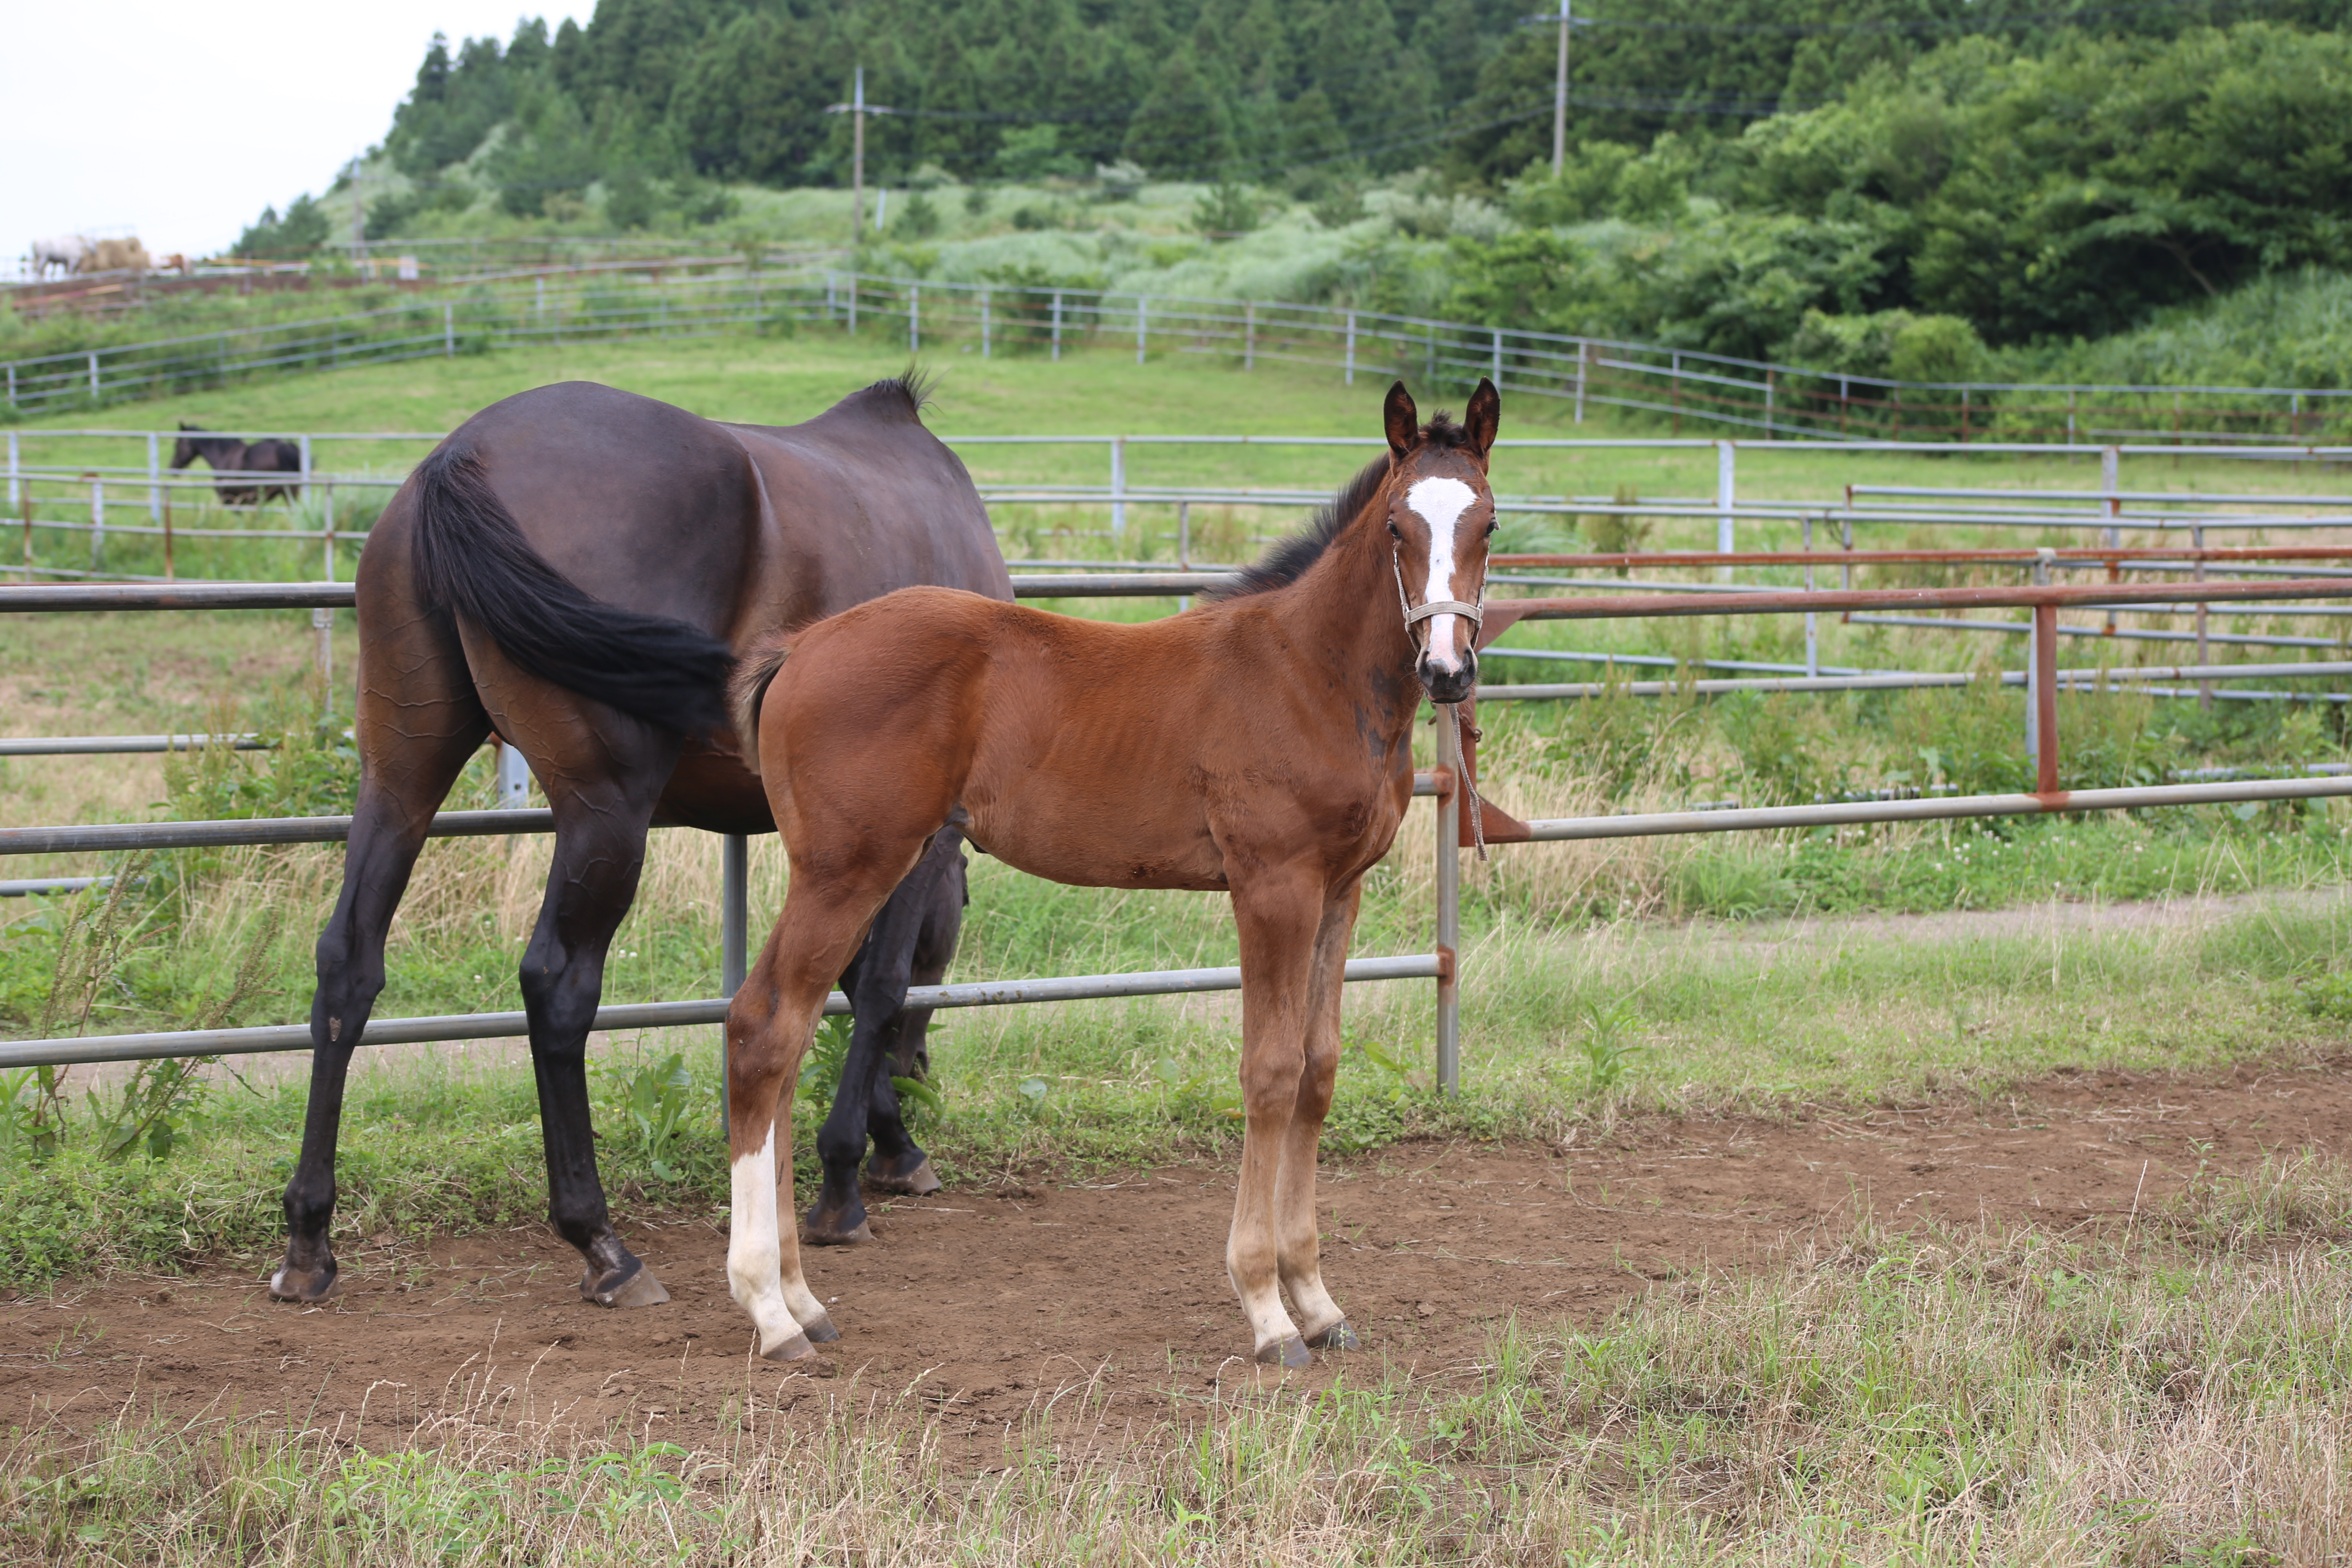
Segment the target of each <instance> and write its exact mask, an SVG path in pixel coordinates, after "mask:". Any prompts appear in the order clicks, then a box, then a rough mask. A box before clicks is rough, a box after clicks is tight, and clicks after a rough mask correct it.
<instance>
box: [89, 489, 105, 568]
mask: <svg viewBox="0 0 2352 1568" xmlns="http://www.w3.org/2000/svg"><path fill="white" fill-rule="evenodd" d="M105 552H106V481H105V480H104V479H100V478H99V477H98V476H97V475H96V474H92V475H90V477H89V569H90V570H91V571H93V572H95V571H97V570H98V563H99V558H100V556H101V555H103V554H104V553H105Z"/></svg>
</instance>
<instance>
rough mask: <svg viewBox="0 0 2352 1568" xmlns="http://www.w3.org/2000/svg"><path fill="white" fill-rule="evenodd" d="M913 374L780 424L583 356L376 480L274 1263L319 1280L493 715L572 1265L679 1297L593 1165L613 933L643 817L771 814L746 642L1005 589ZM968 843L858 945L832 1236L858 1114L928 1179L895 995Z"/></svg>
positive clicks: (948, 925) (585, 1282)
mask: <svg viewBox="0 0 2352 1568" xmlns="http://www.w3.org/2000/svg"><path fill="white" fill-rule="evenodd" d="M920 405H921V394H920V391H919V388H918V387H916V386H915V385H913V384H910V383H908V382H907V381H905V380H896V381H885V382H880V383H877V384H875V385H873V386H870V387H867V388H866V390H865V391H863V392H860V393H856V394H854V395H851V396H849V397H846V398H845V399H843V400H842V401H841V402H840V403H839V404H836V405H835V406H834V407H833V408H831V409H830V410H828V411H827V412H825V413H824V414H821V415H819V416H817V417H816V418H814V419H812V420H810V421H808V422H807V423H806V424H803V425H794V426H783V427H777V426H751V425H721V424H718V423H716V422H714V421H711V420H708V419H702V418H698V417H697V416H694V415H691V414H688V413H687V412H686V411H685V410H684V409H681V408H674V407H671V406H670V405H667V404H665V403H656V402H655V401H653V400H652V399H651V398H646V397H637V396H634V395H630V394H628V393H625V392H616V391H614V390H613V389H612V388H610V387H605V386H597V385H594V384H589V383H584V382H572V383H567V384H560V385H554V386H543V387H540V388H538V389H537V390H535V391H531V392H526V393H522V394H520V395H517V396H514V397H509V398H508V399H507V400H506V401H504V402H502V403H498V404H493V405H491V406H490V407H488V408H486V409H484V410H483V411H482V412H481V413H479V414H477V415H475V416H473V417H472V418H471V419H468V420H467V422H466V423H465V424H464V425H463V426H460V427H459V428H458V429H457V431H456V432H455V433H454V434H452V435H451V436H450V437H448V438H447V439H446V440H445V441H443V442H442V443H441V445H440V446H439V447H437V448H436V449H435V450H434V452H433V453H432V455H431V456H429V457H427V458H425V461H424V462H422V463H420V464H419V465H417V468H416V470H415V473H413V474H411V475H410V476H409V478H408V480H407V482H406V483H405V484H404V485H403V486H402V487H401V488H400V489H399V490H398V491H397V492H396V493H395V494H394V496H393V498H392V500H391V502H390V504H389V505H387V506H386V508H385V509H384V512H383V517H382V519H381V520H380V521H377V523H376V524H375V527H374V529H373V531H371V532H370V534H369V536H368V542H367V547H366V549H365V551H364V552H362V554H361V557H360V564H359V572H358V575H357V594H358V612H359V628H360V655H359V667H360V668H359V700H358V704H357V708H356V712H355V727H354V731H353V733H354V737H355V740H356V742H357V744H358V748H359V752H360V761H361V774H360V793H359V800H358V803H357V805H356V806H355V808H354V815H353V818H352V835H351V842H350V847H349V848H348V849H347V851H346V852H345V857H344V861H343V888H342V894H341V898H340V899H339V900H337V902H336V905H335V912H334V915H333V917H332V919H331V921H329V923H328V926H327V930H326V931H325V933H324V934H323V935H322V936H320V939H319V989H318V994H317V997H316V999H315V1000H314V1001H313V1003H312V1005H311V1010H310V1038H311V1044H312V1049H313V1055H312V1063H311V1069H310V1113H309V1116H308V1119H307V1120H306V1121H305V1123H304V1126H303V1133H302V1156H301V1160H300V1162H299V1163H298V1164H297V1166H296V1167H295V1171H294V1176H293V1180H292V1181H290V1182H289V1183H288V1184H287V1188H286V1222H287V1231H288V1237H287V1247H286V1262H285V1266H284V1267H283V1268H280V1269H279V1270H278V1273H277V1274H276V1276H275V1277H274V1278H273V1279H271V1281H270V1292H271V1294H273V1295H275V1296H278V1297H280V1298H283V1299H287V1300H299V1301H315V1300H320V1299H321V1298H323V1297H325V1296H327V1295H329V1294H330V1293H331V1292H332V1291H333V1289H335V1284H336V1265H335V1258H334V1252H333V1248H332V1247H331V1245H330V1242H329V1238H328V1228H329V1222H330V1221H331V1219H332V1217H333V1214H334V1205H335V1143H336V1139H337V1135H338V1132H339V1131H340V1128H341V1118H342V1101H343V1084H344V1077H345V1074H346V1072H347V1070H348V1069H349V1067H350V1064H351V1057H352V1047H355V1046H357V1045H358V1044H359V1043H360V1041H361V1038H362V1032H363V1031H364V1030H365V1029H366V1027H367V1021H368V1015H369V1012H370V1010H371V1008H372V1007H373V1005H374V1003H375V999H376V996H377V994H378V993H380V992H381V991H382V990H383V982H384V969H383V950H384V939H385V933H386V931H387V929H388V928H389V927H390V925H391V923H392V917H393V912H394V909H395V908H396V907H397V906H398V904H399V902H400V896H401V893H402V892H403V890H404V889H406V887H407V885H408V877H409V872H410V870H411V869H412V868H414V866H415V861H416V856H417V853H418V851H419V850H421V849H422V848H423V847H424V843H425V830H426V829H427V828H428V827H430V826H432V821H433V813H434V810H435V808H436V806H438V805H440V803H441V800H442V797H443V796H444V795H446V794H447V793H448V790H449V787H450V785H451V784H453V783H454V782H455V781H456V779H457V774H458V772H459V770H460V769H462V768H463V767H464V766H465V765H466V763H467V759H468V758H470V757H471V756H472V755H473V754H474V752H476V751H477V750H478V748H479V747H480V745H481V744H482V742H483V740H484V739H485V738H486V737H487V736H488V735H489V734H490V733H491V731H497V733H498V734H499V737H500V738H501V739H503V740H504V741H505V742H506V743H507V744H509V745H511V746H515V747H517V748H519V749H520V751H521V752H522V754H523V755H524V757H525V758H527V759H528V760H529V762H530V768H531V772H532V773H534V774H535V775H537V777H538V779H539V782H540V784H541V787H542V788H543V789H544V790H545V791H546V794H547V797H548V804H549V805H550V806H551V807H552V808H553V811H554V815H555V859H554V865H553V867H552V868H551V870H550V872H549V875H548V880H547V895H546V899H545V901H544V902H543V904H542V905H541V909H540V916H539V924H538V928H537V930H536V931H534V932H533V933H532V936H531V938H530V943H529V945H528V947H527V948H526V949H525V951H524V953H523V957H522V973H521V983H522V994H523V1005H524V1008H525V1010H526V1012H527V1013H528V1014H529V1016H530V1052H531V1067H532V1070H533V1073H534V1075H535V1076H536V1078H537V1079H538V1086H539V1108H540V1121H541V1132H542V1135H543V1138H544V1141H545V1144H546V1153H547V1177H548V1189H549V1217H550V1219H551V1221H552V1222H553V1224H554V1226H555V1228H556V1230H557V1231H558V1232H559V1233H560V1234H561V1235H562V1237H563V1238H564V1239H565V1240H567V1241H569V1242H571V1243H572V1246H574V1247H578V1248H579V1249H580V1252H581V1254H582V1256H583V1258H585V1259H586V1261H587V1268H586V1271H585V1273H584V1274H583V1276H582V1278H581V1281H580V1293H581V1294H582V1295H583V1296H584V1297H586V1298H587V1299H589V1300H593V1301H595V1302H597V1303H599V1304H601V1305H604V1306H616V1307H617V1306H631V1307H634V1306H651V1305H653V1304H655V1303H656V1302H659V1301H663V1300H667V1299H668V1292H667V1291H666V1290H665V1289H663V1288H662V1286H661V1284H660V1282H659V1281H658V1280H656V1279H655V1278H654V1276H653V1273H652V1271H651V1270H649V1269H647V1268H646V1267H645V1266H644V1264H642V1263H641V1262H640V1261H639V1260H638V1259H637V1258H636V1257H635V1255H633V1254H632V1253H631V1252H630V1251H629V1249H628V1248H627V1247H625V1246H623V1245H622V1242H621V1238H620V1237H619V1236H618V1234H616V1233H615V1232H614V1228H613V1224H612V1219H611V1216H610V1215H609V1213H608V1211H607V1209H606V1206H605V1202H604V1186H603V1184H602V1183H601V1182H600V1181H599V1180H598V1177H597V1173H596V1155H595V1145H594V1143H593V1136H594V1134H593V1131H591V1129H590V1125H589V1114H588V1083H587V1067H586V1047H587V1040H588V1033H589V1029H590V1027H591V1026H592V1024H593V1020H594V1017H595V1012H596V1005H597V1002H598V1000H599V999H600V996H601V994H602V992H603V987H604V954H605V951H606V948H607V947H608V946H609V944H610V943H611V942H612V939H613V934H614V931H615V930H616V929H617V928H618V927H619V925H620V923H621V920H622V918H623V917H624V916H625V915H626V914H627V912H628V909H629V905H630V903H631V901H632V900H634V899H635V895H636V887H637V876H638V872H639V870H640V868H642V866H643V865H644V860H645V843H646V828H647V827H648V826H651V825H653V824H655V823H667V824H677V825H682V826H690V827H699V828H704V829H707V830H709V831H711V832H718V833H770V832H773V831H774V829H775V819H774V817H773V816H772V814H771V812H770V809H769V805H768V799H767V795H766V794H765V793H764V791H763V790H762V789H761V784H760V781H759V780H758V779H757V778H755V777H754V776H753V775H752V774H751V772H750V771H749V770H748V769H747V768H746V767H745V766H744V764H743V760H742V756H741V752H740V749H739V747H738V745H737V742H736V740H735V737H734V735H733V733H732V731H731V730H730V728H729V724H728V720H727V716H726V712H725V709H724V695H723V690H722V689H723V687H724V684H725V681H726V679H727V677H728V674H729V672H730V669H731V668H732V667H733V664H734V659H735V654H736V652H737V650H739V649H742V648H746V647H750V646H751V645H752V644H753V643H754V642H757V641H759V640H760V639H761V638H763V637H773V636H775V635H777V634H778V633H780V632H784V631H789V630H792V629H794V628H797V627H800V626H807V625H809V624H811V623H813V622H814V621H816V620H819V619H821V618H823V617H824V616H830V615H833V614H835V613H836V612H838V611H840V610H843V609H846V608H848V607H849V606H850V605H856V604H858V603H860V602H862V601H864V600H866V599H871V598H875V597H877V596H879V595H883V594H887V593H889V592H891V591H892V590H894V589H898V588H901V587H906V586H909V585H912V584H938V585H940V586H945V587H955V588H964V589H968V590H971V591H972V592H975V593H979V594H982V595H988V596H990V597H992V598H996V599H1008V600H1009V599H1010V598H1012V596H1013V583H1012V579H1011V578H1010V577H1009V576H1008V575H1006V573H1005V569H1004V560H1003V556H1002V555H1001V554H1000V553H999V552H998V551H997V548H996V539H995V535H994V534H993V533H992V531H990V527H989V521H988V512H987V510H986V509H985V508H984V507H983V506H982V504H981V500H980V496H979V493H978V492H977V491H976V490H974V489H973V488H972V484H971V476H970V475H969V474H967V473H966V472H965V471H964V467H963V465H962V463H961V462H959V461H958V460H957V459H956V457H955V455H954V454H953V453H952V452H950V451H949V450H948V448H947V447H945V446H943V445H941V444H940V441H939V439H938V438H937V437H934V436H932V435H931V434H930V432H929V431H928V430H926V429H925V428H924V427H923V424H922V421H921V419H920V418H919V416H918V410H919V407H920ZM910 700H915V699H914V698H913V697H912V696H911V695H910ZM962 871H963V862H962V857H961V854H960V853H958V849H957V840H956V839H955V837H953V835H951V834H944V835H941V836H939V837H935V838H934V839H933V841H932V843H931V844H930V845H929V847H928V848H927V851H926V853H925V855H924V857H923V858H922V859H921V861H920V862H919V865H918V867H917V868H916V870H915V871H914V872H912V873H910V874H909V876H908V879H907V880H906V882H905V883H904V884H903V885H902V886H901V887H900V888H899V889H898V891H897V892H895V893H894V894H893V895H892V896H891V899H890V900H889V902H888V903H887V905H886V906H885V907H884V909H883V911H882V912H881V914H880V915H878V916H877V918H876V920H875V922H874V926H873V931H872V934H871V935H870V936H869V937H868V939H867V941H866V943H865V945H864V948H863V949H862V951H861V952H859V954H858V955H857V958H856V962H854V963H852V964H851V966H850V970H849V973H848V974H847V975H846V976H845V979H846V981H847V983H848V986H849V990H850V992H851V994H852V995H853V997H854V998H855V999H856V1031H855V1038H854V1040H853V1045H852V1049H851V1054H850V1055H851V1059H850V1061H849V1063H848V1065H847V1066H846V1068H845V1070H844V1073H843V1089H842V1091H841V1092H840V1094H839V1095H838V1096H837V1098H836V1100H835V1108H834V1115H835V1121H837V1122H838V1123H839V1124H840V1126H839V1132H840V1136H838V1137H834V1138H832V1141H831V1142H830V1143H829V1144H828V1145H827V1159H828V1162H829V1163H835V1162H839V1163H842V1164H843V1167H844V1168H843V1169H841V1170H839V1171H829V1172H828V1182H827V1191H828V1193H832V1194H835V1195H836V1196H837V1195H838V1193H837V1190H836V1189H837V1188H838V1187H842V1186H845V1188H846V1191H847V1194H848V1195H847V1201H846V1203H845V1204H841V1205H836V1208H837V1209H838V1210H839V1211H840V1212H839V1215H838V1218H839V1220H840V1222H841V1223H839V1225H838V1226H837V1228H838V1229H839V1230H840V1232H841V1235H840V1237H839V1238H840V1239H845V1240H854V1239H857V1238H858V1235H859V1234H860V1233H862V1231H863V1229H864V1218H865V1216H864V1213H863V1211H862V1209H858V1208H856V1163H857V1155H858V1153H859V1152H862V1150H863V1147H864V1143H865V1132H866V1125H865V1123H866V1121H868V1119H869V1117H870V1119H871V1121H872V1122H873V1123H874V1131H875V1132H876V1142H877V1159H876V1161H875V1163H874V1164H873V1165H872V1166H871V1167H869V1169H868V1175H869V1176H870V1177H872V1178H873V1179H874V1180H875V1181H876V1183H877V1184H878V1185H881V1186H884V1187H887V1188H895V1189H896V1190H899V1191H927V1190H929V1188H930V1187H934V1186H936V1185H937V1181H936V1178H934V1177H932V1175H931V1173H930V1170H929V1163H928V1162H927V1161H926V1160H925V1159H924V1158H923V1153H922V1151H921V1150H920V1149H918V1148H916V1147H915V1146H914V1144H913V1142H912V1141H911V1140H909V1139H908V1138H907V1137H906V1134H905V1130H904V1128H903V1127H900V1126H899V1125H898V1115H897V1105H896V1100H895V1099H894V1098H893V1097H892V1094H891V1086H890V1084H889V1082H888V1068H890V1067H892V1066H894V1065H896V1066H899V1067H901V1068H902V1076H903V1072H904V1070H905V1069H907V1068H911V1067H912V1065H913V1063H914V1060H915V1058H916V1057H917V1055H918V1053H919V1051H920V1049H921V1046H922V1023H923V1020H921V1019H920V1018H919V1017H917V1016H914V1015H912V1014H902V1012H901V1007H902V1005H903V1003H904V1000H905V996H906V986H907V984H908V980H909V979H910V978H922V979H929V980H937V979H939V978H940V974H941V973H943V972H944V970H945V969H946V966H947V960H948V956H949V955H950V953H952V952H953V951H954V946H955V938H956V931H957V928H958V925H959V923H960V920H961V910H962ZM886 1058H901V1059H900V1060H898V1061H895V1062H894V1061H892V1060H887V1059H886ZM877 1080H878V1085H877ZM831 1131H832V1130H831V1129H829V1136H830V1134H831ZM836 1178H837V1180H836Z"/></svg>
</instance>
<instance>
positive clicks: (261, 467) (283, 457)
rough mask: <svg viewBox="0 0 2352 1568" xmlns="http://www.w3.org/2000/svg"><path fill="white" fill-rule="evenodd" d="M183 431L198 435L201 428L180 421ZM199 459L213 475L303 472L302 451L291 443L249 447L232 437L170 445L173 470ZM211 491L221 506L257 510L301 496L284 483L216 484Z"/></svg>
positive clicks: (187, 438)
mask: <svg viewBox="0 0 2352 1568" xmlns="http://www.w3.org/2000/svg"><path fill="white" fill-rule="evenodd" d="M180 428H181V429H183V430H194V431H198V432H201V431H202V430H203V429H204V426H201V425H191V424H189V423H188V422H187V421H186V420H184V419H183V420H182V421H180ZM197 458H203V459H204V460H205V464H206V465H207V466H208V467H210V468H211V469H212V470H213V472H215V473H216V474H219V473H236V474H246V473H256V474H299V473H300V472H301V471H302V448H301V447H299V446H298V445H296V444H295V443H294V442H291V441H280V440H278V439H276V438H275V437H272V438H270V439H268V440H263V441H255V442H252V443H250V444H248V443H247V442H244V441H240V440H238V439H237V438H236V437H234V436H206V435H203V434H197V435H193V436H183V437H180V438H179V439H178V440H177V441H174V442H173V443H172V467H173V468H186V467H187V466H188V465H189V464H190V463H193V462H194V461H195V460H196V459H197ZM213 489H214V491H215V494H217V495H218V496H219V498H220V501H221V504H222V505H223V506H257V505H259V504H260V503H261V502H262V501H263V500H294V499H295V498H297V497H298V496H299V495H300V494H301V493H302V487H301V486H300V485H289V484H285V483H278V484H268V485H232V484H223V483H220V482H219V481H217V480H215V482H214V486H213Z"/></svg>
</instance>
